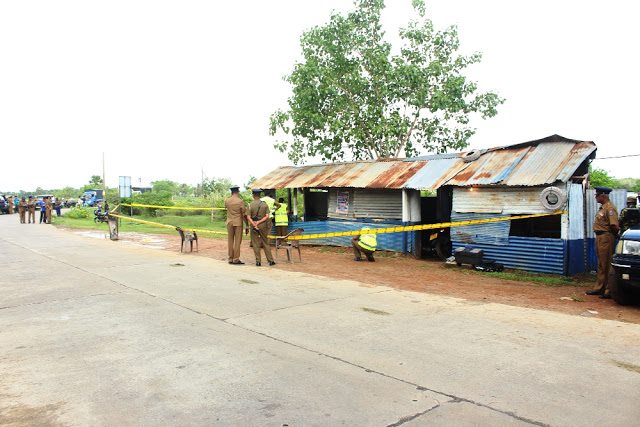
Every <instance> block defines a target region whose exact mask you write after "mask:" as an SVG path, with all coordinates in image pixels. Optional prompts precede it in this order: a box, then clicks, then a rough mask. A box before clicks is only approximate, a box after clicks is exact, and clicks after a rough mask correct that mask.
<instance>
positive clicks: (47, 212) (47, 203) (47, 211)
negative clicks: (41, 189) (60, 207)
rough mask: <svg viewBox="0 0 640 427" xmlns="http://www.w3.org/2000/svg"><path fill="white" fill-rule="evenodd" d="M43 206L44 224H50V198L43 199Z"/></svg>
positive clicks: (51, 207)
mask: <svg viewBox="0 0 640 427" xmlns="http://www.w3.org/2000/svg"><path fill="white" fill-rule="evenodd" d="M44 206H45V217H44V219H45V223H46V224H51V211H52V210H53V203H51V197H45V199H44Z"/></svg>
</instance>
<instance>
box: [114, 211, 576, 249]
mask: <svg viewBox="0 0 640 427" xmlns="http://www.w3.org/2000/svg"><path fill="white" fill-rule="evenodd" d="M120 206H127V205H124V204H123V205H120ZM117 208H118V207H117V206H116V208H115V209H114V211H115V210H116V209H117ZM565 213H567V211H556V212H551V213H545V214H531V215H519V216H508V217H499V218H485V219H471V220H467V221H457V222H440V223H436V224H419V225H400V226H396V227H385V228H371V229H369V230H367V234H387V233H401V232H405V231H422V230H435V229H438V228H451V227H464V226H467V225H478V224H489V223H492V222H500V221H513V220H517V219H527V218H539V217H543V216H553V215H562V214H565ZM109 215H111V216H115V217H116V218H123V219H127V220H130V221H135V222H140V223H144V224H150V225H155V226H158V227H165V228H173V229H175V228H176V226H175V225H167V224H161V223H159V222H152V221H146V220H143V219H137V218H132V217H130V216H122V215H117V214H114V213H110V214H109ZM184 230H187V231H196V232H199V233H212V234H227V233H226V232H224V231H213V230H205V229H199V228H184ZM360 234H362V231H361V230H354V231H336V232H333V233H316V234H302V235H299V236H290V237H288V238H287V240H311V239H323V238H327V237H344V236H358V235H360ZM267 237H268V238H269V239H276V238H278V237H282V236H271V235H270V236H267Z"/></svg>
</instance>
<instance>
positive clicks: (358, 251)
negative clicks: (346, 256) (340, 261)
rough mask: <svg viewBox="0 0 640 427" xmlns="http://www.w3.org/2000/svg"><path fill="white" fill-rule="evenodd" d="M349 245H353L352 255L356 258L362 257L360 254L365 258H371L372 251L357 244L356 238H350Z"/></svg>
mask: <svg viewBox="0 0 640 427" xmlns="http://www.w3.org/2000/svg"><path fill="white" fill-rule="evenodd" d="M351 246H353V255H354V256H355V258H356V259H362V254H364V255H365V256H366V257H367V259H373V253H374V251H370V250H369V249H365V248H363V247H362V246H360V245H359V244H358V241H357V240H353V239H352V240H351Z"/></svg>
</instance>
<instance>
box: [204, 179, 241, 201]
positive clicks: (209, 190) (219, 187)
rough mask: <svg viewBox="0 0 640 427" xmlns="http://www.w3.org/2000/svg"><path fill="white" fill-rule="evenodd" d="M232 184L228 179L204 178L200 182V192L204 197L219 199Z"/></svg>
mask: <svg viewBox="0 0 640 427" xmlns="http://www.w3.org/2000/svg"><path fill="white" fill-rule="evenodd" d="M232 185H233V184H232V183H231V180H230V179H229V178H205V179H204V180H203V181H202V191H203V193H204V196H205V197H209V196H212V197H221V196H224V195H225V194H226V193H227V192H228V191H229V187H231V186H232Z"/></svg>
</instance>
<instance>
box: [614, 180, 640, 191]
mask: <svg viewBox="0 0 640 427" xmlns="http://www.w3.org/2000/svg"><path fill="white" fill-rule="evenodd" d="M618 184H619V185H620V187H621V188H626V189H627V190H629V191H635V192H639V191H640V179H638V178H622V179H619V180H618Z"/></svg>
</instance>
